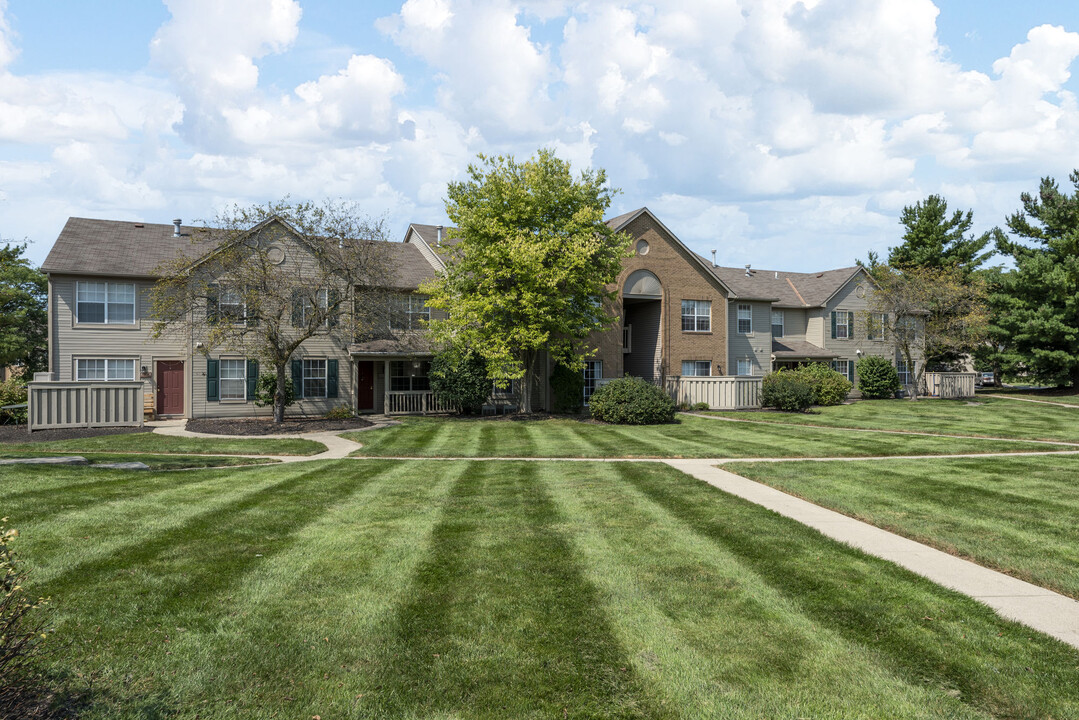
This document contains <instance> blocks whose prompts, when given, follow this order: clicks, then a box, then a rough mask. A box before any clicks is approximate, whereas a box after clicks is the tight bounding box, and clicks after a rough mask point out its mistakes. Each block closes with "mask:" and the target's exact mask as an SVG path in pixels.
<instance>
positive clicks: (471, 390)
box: [431, 350, 492, 415]
mask: <svg viewBox="0 0 1079 720" xmlns="http://www.w3.org/2000/svg"><path fill="white" fill-rule="evenodd" d="M491 387H492V384H491V379H490V378H489V377H488V376H487V365H486V363H484V361H483V358H481V357H480V356H479V354H478V353H475V352H473V351H471V350H466V351H465V352H463V353H461V352H454V351H453V350H447V351H444V352H441V353H439V354H438V355H435V356H434V358H433V359H432V360H431V391H432V392H434V394H435V396H436V397H437V398H438V399H439V400H441V401H442V402H444V403H446V404H447V405H450V406H451V407H453V409H454V410H455V411H456V412H457V413H458V414H459V415H478V414H479V413H480V412H481V411H482V410H483V404H484V403H485V402H487V398H489V397H490V396H491Z"/></svg>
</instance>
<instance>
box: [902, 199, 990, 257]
mask: <svg viewBox="0 0 1079 720" xmlns="http://www.w3.org/2000/svg"><path fill="white" fill-rule="evenodd" d="M899 222H900V223H902V224H903V226H904V227H906V228H907V231H906V232H905V233H904V234H903V243H902V244H901V245H898V246H897V247H894V248H891V249H890V251H889V254H888V264H889V265H890V266H891V267H893V268H896V269H897V270H906V269H908V268H931V269H936V270H943V269H945V268H949V267H954V268H958V269H959V270H961V271H962V272H963V274H964V275H967V274H969V273H971V272H973V271H974V270H977V269H978V268H979V267H980V266H981V265H982V264H983V263H984V262H985V261H986V260H988V259H989V258H990V257H992V255H993V251H992V250H989V251H988V252H983V251H984V250H985V248H986V246H987V245H989V241H990V240H991V239H992V238H993V235H994V232H993V231H990V232H986V233H982V235H981V236H979V237H974V235H970V236H968V235H967V233H968V232H969V231H970V227H971V225H972V224H973V223H974V214H973V212H972V211H971V210H967V212H966V213H963V211H962V210H956V211H955V212H954V213H952V214H951V216H949V215H948V203H947V201H946V200H945V199H944V198H942V197H941V196H940V195H930V196H929V197H927V198H926V199H925V200H924V201H920V202H917V203H915V204H914V205H908V206H906V207H904V208H903V213H902V214H901V215H900V216H899Z"/></svg>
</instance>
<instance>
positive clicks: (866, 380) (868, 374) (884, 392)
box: [855, 355, 900, 400]
mask: <svg viewBox="0 0 1079 720" xmlns="http://www.w3.org/2000/svg"><path fill="white" fill-rule="evenodd" d="M855 369H856V370H857V371H858V389H859V390H861V391H862V397H864V398H866V399H867V400H883V399H886V398H894V397H895V394H896V393H897V392H898V391H899V388H900V385H899V373H898V372H897V371H896V369H895V366H894V365H892V364H891V363H890V362H888V361H887V360H886V359H884V358H882V357H877V356H876V355H870V356H868V357H864V358H862V359H861V360H860V361H859V362H858V365H857V366H856V368H855Z"/></svg>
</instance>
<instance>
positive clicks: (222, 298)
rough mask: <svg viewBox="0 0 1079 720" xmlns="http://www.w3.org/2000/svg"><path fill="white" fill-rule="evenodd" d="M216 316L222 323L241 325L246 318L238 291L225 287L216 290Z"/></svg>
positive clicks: (241, 296) (245, 310) (241, 297)
mask: <svg viewBox="0 0 1079 720" xmlns="http://www.w3.org/2000/svg"><path fill="white" fill-rule="evenodd" d="M217 314H218V317H219V318H220V319H221V321H222V322H226V323H242V322H243V321H244V319H245V318H246V317H247V308H246V307H245V306H244V298H243V295H241V294H240V292H239V291H238V290H236V289H234V288H230V287H227V286H221V287H220V288H218V291H217Z"/></svg>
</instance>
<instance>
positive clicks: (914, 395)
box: [903, 348, 925, 401]
mask: <svg viewBox="0 0 1079 720" xmlns="http://www.w3.org/2000/svg"><path fill="white" fill-rule="evenodd" d="M903 357H904V358H905V359H906V361H907V371H908V372H909V373H910V374H911V375H912V376H913V382H912V383H911V385H910V399H911V400H912V401H913V400H917V399H918V390H919V389H920V388H921V387H922V378H924V377H925V363H924V362H923V363H922V367H921V368H920V369H919V368H918V366H917V365H915V364H914V358H913V357H911V353H910V350H909V349H907V348H904V350H903Z"/></svg>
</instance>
